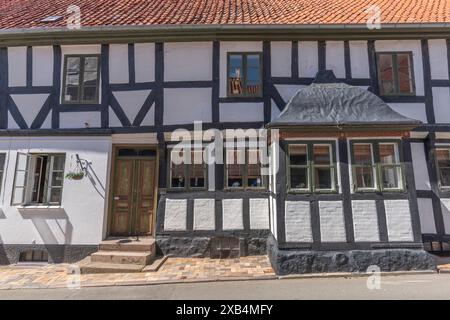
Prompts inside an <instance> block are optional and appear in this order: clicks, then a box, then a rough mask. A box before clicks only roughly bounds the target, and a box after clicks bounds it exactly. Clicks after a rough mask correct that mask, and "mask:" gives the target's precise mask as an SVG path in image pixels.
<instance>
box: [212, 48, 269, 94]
mask: <svg viewBox="0 0 450 320" xmlns="http://www.w3.org/2000/svg"><path fill="white" fill-rule="evenodd" d="M228 52H260V53H262V42H261V41H242V42H241V41H232V42H231V41H222V42H220V96H221V97H226V96H227V54H228Z"/></svg>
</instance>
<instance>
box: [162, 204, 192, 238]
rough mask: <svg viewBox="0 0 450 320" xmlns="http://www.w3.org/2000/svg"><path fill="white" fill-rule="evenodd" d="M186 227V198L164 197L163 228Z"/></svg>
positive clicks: (171, 229) (182, 228)
mask: <svg viewBox="0 0 450 320" xmlns="http://www.w3.org/2000/svg"><path fill="white" fill-rule="evenodd" d="M186 228H187V200H186V199H166V209H165V215H164V230H166V231H185V230H186Z"/></svg>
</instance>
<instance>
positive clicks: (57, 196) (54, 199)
mask: <svg viewBox="0 0 450 320" xmlns="http://www.w3.org/2000/svg"><path fill="white" fill-rule="evenodd" d="M61 191H62V189H61V188H51V189H50V199H49V202H50V203H61V194H62V192H61Z"/></svg>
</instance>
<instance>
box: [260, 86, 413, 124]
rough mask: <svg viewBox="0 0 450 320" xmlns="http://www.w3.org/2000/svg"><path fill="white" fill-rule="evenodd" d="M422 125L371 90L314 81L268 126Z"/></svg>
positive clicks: (298, 93)
mask: <svg viewBox="0 0 450 320" xmlns="http://www.w3.org/2000/svg"><path fill="white" fill-rule="evenodd" d="M419 124H421V121H419V120H414V119H410V118H407V117H405V116H403V115H401V114H399V113H398V112H396V111H394V110H393V109H392V108H391V107H390V106H389V105H388V104H387V103H385V102H384V101H383V100H381V99H380V98H379V97H378V96H376V95H375V94H373V93H371V92H370V91H367V90H364V89H361V88H359V87H353V86H349V85H347V84H344V83H313V84H311V85H310V86H308V87H306V88H302V89H300V90H299V91H298V92H297V93H296V94H295V95H294V96H293V97H292V98H291V100H290V101H289V102H288V104H287V105H286V107H285V108H284V109H283V111H282V112H281V113H280V115H279V116H278V118H276V119H275V120H273V121H272V122H270V123H269V124H268V125H267V127H268V128H281V127H302V126H306V127H311V126H315V127H317V126H327V127H329V126H336V127H339V126H358V127H366V126H367V127H371V126H377V127H379V126H383V125H385V126H389V127H390V126H399V125H400V126H411V127H415V126H418V125H419Z"/></svg>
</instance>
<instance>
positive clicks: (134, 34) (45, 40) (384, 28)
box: [0, 22, 450, 45]
mask: <svg viewBox="0 0 450 320" xmlns="http://www.w3.org/2000/svg"><path fill="white" fill-rule="evenodd" d="M443 37H444V38H445V37H450V22H445V23H395V24H382V25H381V29H374V30H370V29H368V28H367V26H366V24H269V25H268V24H265V25H255V24H253V25H250V24H247V25H231V24H224V25H149V26H99V27H82V28H81V29H79V30H70V29H68V28H65V27H55V28H51V27H49V28H26V29H2V30H0V45H23V44H24V43H27V44H55V43H57V44H70V43H111V42H118V43H120V42H123V43H127V42H130V41H133V42H144V41H180V40H181V41H203V40H209V41H211V40H230V41H237V40H308V39H315V40H334V39H339V40H345V39H347V40H357V39H359V40H372V39H374V40H375V39H408V38H411V39H418V38H426V39H429V38H443Z"/></svg>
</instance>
